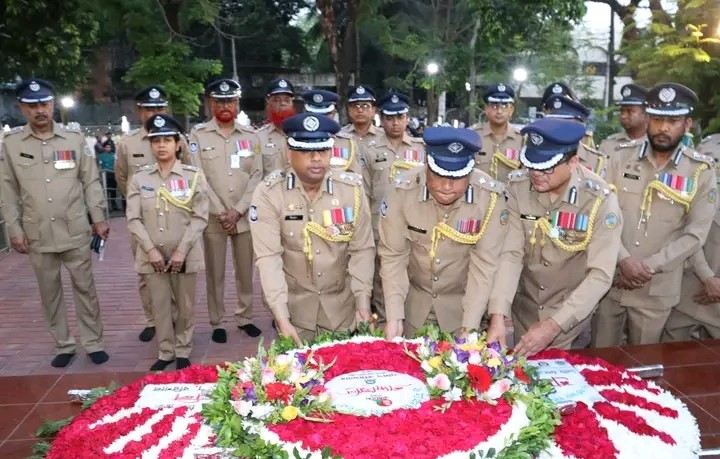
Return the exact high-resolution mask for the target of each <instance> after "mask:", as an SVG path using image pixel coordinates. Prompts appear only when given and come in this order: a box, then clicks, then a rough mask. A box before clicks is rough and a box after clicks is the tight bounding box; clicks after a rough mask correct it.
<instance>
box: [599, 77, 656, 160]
mask: <svg viewBox="0 0 720 459" xmlns="http://www.w3.org/2000/svg"><path fill="white" fill-rule="evenodd" d="M647 92H648V90H647V89H646V88H643V87H642V86H640V85H637V84H634V83H630V84H626V85H625V86H623V87H622V89H621V90H620V94H622V100H621V101H620V102H618V103H617V104H618V105H619V106H620V125H622V128H623V131H622V132H618V133H615V134H612V135H611V136H609V137H608V138H607V139H605V140H603V141H602V142H600V146H599V147H598V150H600V152H601V153H603V154H604V155H605V156H607V157H611V156H613V155H614V154H615V153H618V154H622V153H623V152H628V153H630V154H631V153H632V152H633V151H634V150H635V149H636V147H637V145H638V144H640V143H642V142H643V141H644V140H645V139H646V138H647V136H646V133H647V125H648V115H647V113H645V98H646V97H647Z"/></svg>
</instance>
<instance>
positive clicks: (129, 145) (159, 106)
mask: <svg viewBox="0 0 720 459" xmlns="http://www.w3.org/2000/svg"><path fill="white" fill-rule="evenodd" d="M135 103H136V106H137V109H136V113H137V116H138V118H140V128H139V129H134V130H132V131H130V132H128V133H127V134H125V135H124V136H122V137H121V138H120V140H119V141H118V143H117V152H116V158H115V181H116V182H117V186H118V188H120V191H121V192H122V194H123V196H127V195H128V184H129V183H130V181H131V180H132V176H133V174H135V172H136V171H137V170H138V169H140V168H141V167H144V166H147V165H150V164H153V163H154V162H155V157H154V156H153V154H152V151H151V149H150V139H149V138H148V137H147V131H146V130H145V123H146V122H147V120H148V119H149V118H150V117H151V116H153V115H155V114H159V113H167V107H168V102H167V93H166V92H165V90H164V89H163V88H161V87H160V86H158V85H154V86H148V87H147V88H143V89H141V90H140V91H138V92H137V94H135ZM130 251H131V252H132V254H133V256H135V254H136V253H137V243H136V242H135V238H133V237H132V235H131V236H130ZM138 290H139V291H140V301H141V303H142V308H143V312H144V313H145V328H143V330H142V331H141V332H140V336H138V338H139V339H140V341H145V342H147V341H150V340H152V339H153V337H154V336H155V320H154V319H153V314H152V299H151V295H150V291H149V290H148V287H147V282H145V276H144V275H143V274H140V275H139V282H138Z"/></svg>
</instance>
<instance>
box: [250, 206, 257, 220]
mask: <svg viewBox="0 0 720 459" xmlns="http://www.w3.org/2000/svg"><path fill="white" fill-rule="evenodd" d="M248 219H249V220H250V221H251V222H256V221H258V214H257V206H250V211H249V212H248Z"/></svg>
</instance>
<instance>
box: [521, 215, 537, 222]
mask: <svg viewBox="0 0 720 459" xmlns="http://www.w3.org/2000/svg"><path fill="white" fill-rule="evenodd" d="M520 218H522V219H523V220H531V221H535V220H537V219H538V218H540V217H538V216H537V215H529V214H520Z"/></svg>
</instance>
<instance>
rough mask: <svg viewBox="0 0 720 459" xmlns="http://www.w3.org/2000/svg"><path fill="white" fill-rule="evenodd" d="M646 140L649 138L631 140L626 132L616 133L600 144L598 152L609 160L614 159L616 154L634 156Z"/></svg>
mask: <svg viewBox="0 0 720 459" xmlns="http://www.w3.org/2000/svg"><path fill="white" fill-rule="evenodd" d="M645 140H647V136H643V137H641V138H639V139H631V138H630V136H628V135H627V133H626V132H625V131H622V132H616V133H615V134H612V135H610V136H608V137H607V138H606V139H605V140H603V141H602V142H600V146H599V147H598V150H599V151H600V153H602V154H603V155H605V156H606V157H608V158H612V157H613V156H615V155H616V154H617V155H623V154H625V153H627V154H632V153H633V152H634V151H635V150H636V149H637V148H638V146H639V145H641V144H642V143H643V142H644V141H645Z"/></svg>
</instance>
